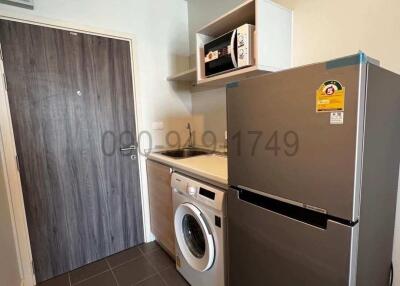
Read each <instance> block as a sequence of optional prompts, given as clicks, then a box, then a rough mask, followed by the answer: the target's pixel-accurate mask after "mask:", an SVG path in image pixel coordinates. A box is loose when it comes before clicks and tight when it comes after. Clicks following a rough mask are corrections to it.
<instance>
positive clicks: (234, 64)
mask: <svg viewBox="0 0 400 286" xmlns="http://www.w3.org/2000/svg"><path fill="white" fill-rule="evenodd" d="M236 32H237V30H234V31H233V33H232V37H231V59H232V64H233V66H234V68H237V67H238V64H237V60H236V56H237V55H236V51H237V46H236V45H235V44H236V43H237V41H236Z"/></svg>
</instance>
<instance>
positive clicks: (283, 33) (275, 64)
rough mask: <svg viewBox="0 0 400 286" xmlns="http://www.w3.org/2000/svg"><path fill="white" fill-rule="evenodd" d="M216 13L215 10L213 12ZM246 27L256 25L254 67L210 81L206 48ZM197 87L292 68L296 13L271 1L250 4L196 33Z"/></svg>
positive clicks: (245, 4)
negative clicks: (293, 31) (219, 38)
mask: <svg viewBox="0 0 400 286" xmlns="http://www.w3.org/2000/svg"><path fill="white" fill-rule="evenodd" d="M210 9H212V8H210ZM243 24H252V25H255V31H254V36H253V37H254V45H253V49H254V50H253V55H254V62H255V64H254V65H253V66H248V67H245V68H242V69H237V70H233V71H231V72H227V73H223V74H219V75H215V76H210V77H206V76H205V70H204V44H206V43H208V42H209V41H211V40H213V39H215V38H218V37H219V36H221V35H223V34H225V33H227V32H229V31H232V30H234V29H236V28H237V27H239V26H241V25H243ZM196 43H197V51H196V54H197V84H198V85H210V86H223V85H225V84H226V83H229V82H233V81H237V80H240V79H243V78H247V77H251V76H254V75H258V74H261V73H266V72H274V71H279V70H282V69H287V68H290V67H291V58H292V10H290V9H288V8H286V7H283V6H281V5H279V4H277V3H275V2H273V1H270V0H248V1H246V2H244V3H243V4H241V5H239V6H238V7H236V8H235V9H233V10H231V11H230V12H228V13H226V14H225V15H223V16H221V17H220V18H218V19H216V20H215V21H213V22H211V23H209V24H208V25H206V26H205V27H203V28H202V29H200V30H199V31H198V32H197V33H196Z"/></svg>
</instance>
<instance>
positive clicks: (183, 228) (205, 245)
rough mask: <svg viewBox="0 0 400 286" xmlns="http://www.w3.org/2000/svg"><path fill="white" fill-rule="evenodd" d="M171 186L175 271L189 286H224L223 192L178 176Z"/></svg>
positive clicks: (174, 176) (172, 180) (173, 175)
mask: <svg viewBox="0 0 400 286" xmlns="http://www.w3.org/2000/svg"><path fill="white" fill-rule="evenodd" d="M171 186H172V193H173V194H172V196H173V205H174V227H175V238H176V239H175V250H176V268H177V270H178V271H179V272H180V273H181V275H182V276H183V277H184V278H185V279H186V280H187V282H189V283H190V285H192V286H224V285H225V280H226V274H225V251H224V249H225V248H224V247H225V246H224V244H225V236H226V228H225V224H226V220H225V219H226V215H225V214H226V206H225V205H226V202H225V192H224V190H221V189H219V188H216V187H213V186H210V185H208V184H205V183H202V182H200V181H197V180H194V179H191V178H189V177H187V176H184V175H182V174H179V173H173V174H172V179H171Z"/></svg>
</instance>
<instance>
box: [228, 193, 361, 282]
mask: <svg viewBox="0 0 400 286" xmlns="http://www.w3.org/2000/svg"><path fill="white" fill-rule="evenodd" d="M238 194H239V191H237V190H233V189H231V190H230V191H229V192H228V217H229V222H228V245H229V246H228V248H229V249H228V256H229V259H228V266H229V267H228V269H229V285H230V286H243V285H249V286H253V285H254V286H257V285H271V286H293V285H296V286H321V285H323V286H342V285H343V286H344V285H355V278H354V277H355V276H354V273H353V271H352V270H351V269H355V268H356V266H355V265H352V261H353V262H354V261H355V260H354V259H353V257H355V256H356V254H355V253H356V251H357V247H356V243H355V241H356V239H357V236H358V224H357V225H355V226H353V227H351V226H346V225H343V224H340V223H338V222H334V221H330V220H328V221H327V224H326V229H324V228H321V227H318V226H314V225H310V224H308V223H304V222H302V221H298V220H296V219H293V218H289V217H287V216H285V215H282V214H278V213H275V212H273V211H270V210H267V209H264V208H263V207H260V206H256V205H254V204H252V203H249V202H246V201H243V200H241V199H240V198H239V196H238ZM317 221H318V220H317Z"/></svg>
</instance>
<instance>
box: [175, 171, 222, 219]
mask: <svg viewBox="0 0 400 286" xmlns="http://www.w3.org/2000/svg"><path fill="white" fill-rule="evenodd" d="M171 187H172V189H173V190H174V191H176V192H179V193H180V194H182V195H185V196H188V197H190V198H192V199H193V200H195V201H197V202H200V203H202V204H204V205H207V206H210V207H212V208H214V209H216V210H221V211H222V210H223V209H224V200H225V191H224V190H221V189H219V188H216V187H214V186H210V185H208V184H205V183H203V182H200V181H197V180H193V179H192V178H188V177H186V176H183V175H181V174H179V173H173V174H172V178H171Z"/></svg>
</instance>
